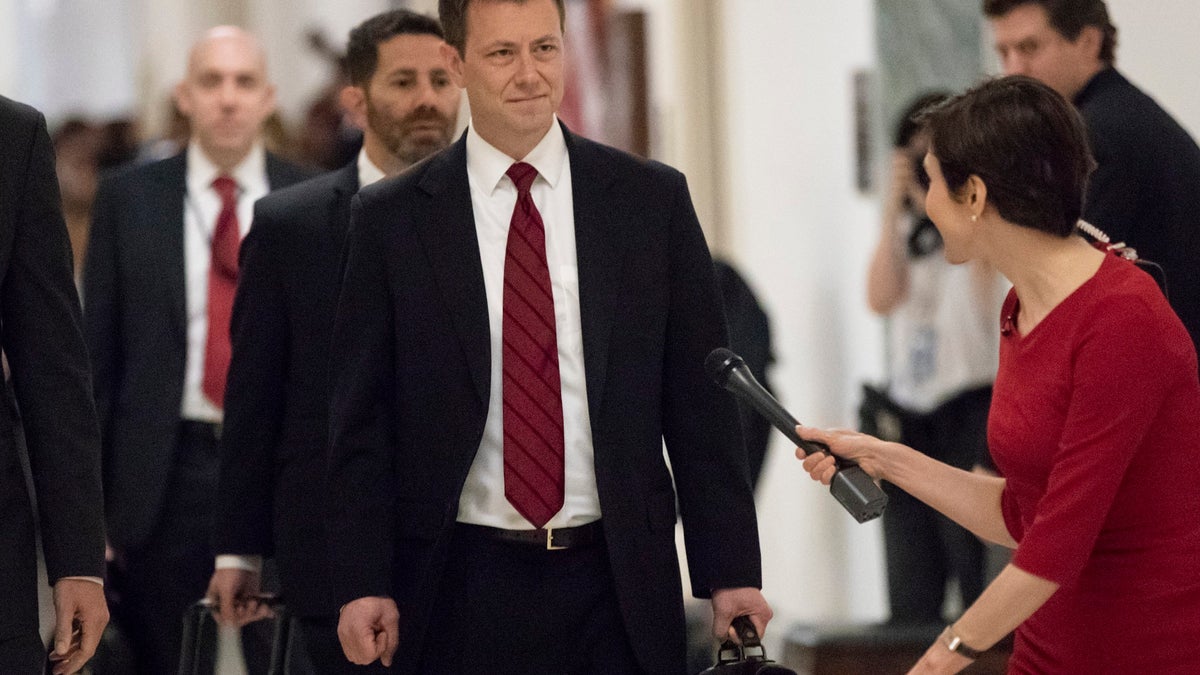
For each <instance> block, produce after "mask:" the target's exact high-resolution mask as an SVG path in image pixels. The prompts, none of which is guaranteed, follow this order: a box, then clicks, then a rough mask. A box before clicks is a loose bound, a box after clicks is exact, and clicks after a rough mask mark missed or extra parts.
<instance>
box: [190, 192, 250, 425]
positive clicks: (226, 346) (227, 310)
mask: <svg viewBox="0 0 1200 675" xmlns="http://www.w3.org/2000/svg"><path fill="white" fill-rule="evenodd" d="M212 186H213V189H214V190H216V191H217V194H218V195H220V197H221V213H220V214H219V215H218V216H217V223H216V225H214V226H213V235H212V258H211V260H210V266H209V270H208V339H207V340H206V341H205V343H204V379H203V381H202V382H201V384H200V389H201V391H203V392H204V395H205V396H206V397H207V398H208V400H210V401H212V402H213V404H214V405H216V406H217V407H218V408H222V409H223V408H224V407H225V376H226V375H227V373H228V371H229V357H230V353H231V351H232V348H231V346H230V343H229V320H230V317H231V315H232V314H233V295H234V292H235V291H236V290H237V278H238V247H239V246H240V245H241V241H242V238H241V231H240V228H239V226H238V214H237V198H238V184H237V183H236V182H235V181H234V180H233V179H232V178H230V177H229V176H226V175H220V176H217V178H216V179H215V180H213V182H212Z"/></svg>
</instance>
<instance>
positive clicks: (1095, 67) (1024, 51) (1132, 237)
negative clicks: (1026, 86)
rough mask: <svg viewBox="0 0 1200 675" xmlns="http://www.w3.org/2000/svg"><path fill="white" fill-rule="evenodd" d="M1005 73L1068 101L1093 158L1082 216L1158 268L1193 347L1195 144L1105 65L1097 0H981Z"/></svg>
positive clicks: (1108, 51)
mask: <svg viewBox="0 0 1200 675" xmlns="http://www.w3.org/2000/svg"><path fill="white" fill-rule="evenodd" d="M983 11H984V14H986V15H987V17H988V19H989V20H990V22H991V25H992V31H993V33H994V35H995V43H996V51H997V53H998V54H999V55H1000V60H1001V63H1002V64H1003V66H1004V73H1005V74H1006V75H1027V76H1029V77H1032V78H1034V79H1036V80H1040V81H1042V82H1043V83H1045V84H1047V85H1049V86H1050V87H1052V88H1053V89H1055V90H1056V91H1058V93H1060V94H1062V95H1063V96H1064V97H1065V98H1066V99H1067V100H1068V101H1073V102H1074V103H1075V107H1076V108H1077V109H1078V110H1079V113H1080V114H1081V115H1082V116H1083V120H1084V122H1086V123H1087V130H1088V140H1089V141H1090V143H1091V147H1092V154H1093V155H1094V156H1095V158H1096V164H1097V166H1096V171H1095V172H1093V173H1092V176H1091V181H1090V184H1089V186H1088V193H1087V199H1086V200H1085V202H1084V208H1083V218H1084V220H1086V221H1088V222H1090V223H1092V224H1093V225H1095V226H1097V227H1099V228H1100V229H1101V230H1103V231H1104V232H1105V233H1106V234H1108V236H1109V237H1110V238H1111V239H1112V241H1113V242H1114V243H1115V242H1125V243H1126V244H1128V245H1129V246H1130V247H1132V248H1134V249H1136V250H1137V252H1138V255H1139V256H1140V257H1142V258H1144V259H1146V260H1150V261H1153V262H1156V263H1158V264H1160V265H1161V266H1162V268H1163V271H1164V272H1165V274H1166V286H1167V293H1168V299H1169V300H1170V302H1171V307H1172V308H1174V310H1175V313H1176V314H1178V315H1179V318H1180V320H1182V321H1183V325H1184V326H1185V327H1186V328H1187V330H1188V333H1190V334H1191V336H1192V342H1193V343H1194V344H1195V345H1196V348H1197V351H1200V190H1197V189H1196V187H1197V186H1198V185H1200V146H1197V145H1196V141H1195V140H1194V139H1192V137H1191V135H1189V134H1188V132H1187V131H1185V130H1184V129H1183V127H1181V126H1180V125H1179V123H1178V122H1176V121H1175V120H1174V119H1173V118H1172V117H1171V115H1170V114H1169V113H1168V112H1167V111H1166V110H1163V108H1162V106H1160V105H1158V103H1156V102H1155V101H1154V99H1152V98H1150V97H1149V96H1147V95H1146V94H1145V93H1143V92H1142V91H1141V90H1140V89H1138V88H1137V87H1136V86H1134V85H1133V84H1132V83H1130V82H1129V80H1127V79H1125V77H1124V76H1123V75H1121V73H1120V72H1118V71H1117V69H1116V68H1115V67H1114V65H1113V64H1114V63H1115V62H1116V47H1117V29H1116V27H1115V26H1113V24H1112V22H1111V21H1110V20H1109V16H1108V8H1107V7H1106V6H1105V4H1104V1H1103V0H1082V1H1075V2H1067V1H1065V0H985V1H984V4H983Z"/></svg>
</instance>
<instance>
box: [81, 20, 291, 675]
mask: <svg viewBox="0 0 1200 675" xmlns="http://www.w3.org/2000/svg"><path fill="white" fill-rule="evenodd" d="M175 98H176V102H177V103H178V105H179V109H180V110H181V111H182V112H183V114H184V115H185V116H187V117H188V119H189V121H190V123H191V134H192V135H191V140H190V142H189V145H188V147H187V149H186V150H185V151H184V152H183V153H181V154H179V155H176V156H175V157H172V158H169V159H166V160H162V161H159V162H154V163H151V164H145V165H140V166H136V167H133V168H130V169H126V170H123V171H120V172H118V173H116V174H115V175H112V176H110V177H108V178H106V179H105V180H103V181H102V183H101V185H100V187H99V189H98V191H97V195H96V203H95V205H94V207H93V220H92V228H91V234H90V238H89V241H88V253H87V258H86V260H85V263H84V297H85V298H86V308H85V311H84V319H85V326H86V334H87V341H88V347H89V349H90V352H91V357H92V366H93V370H94V377H95V399H96V409H97V412H98V414H99V417H100V430H101V440H102V447H103V457H104V467H103V469H104V496H105V516H106V518H107V524H108V534H109V540H110V542H111V545H112V547H113V549H114V552H115V553H116V555H117V556H118V558H119V560H120V562H121V563H122V564H123V565H124V567H125V577H126V580H127V582H128V584H127V587H126V588H123V589H122V595H121V598H122V600H121V602H122V607H121V612H120V618H122V619H123V620H124V621H125V622H126V626H125V628H126V632H127V634H128V635H129V637H130V639H131V641H132V643H133V648H134V651H135V654H136V656H137V659H138V668H139V672H141V673H147V674H150V673H153V674H154V675H160V674H161V673H169V672H173V671H175V670H176V669H177V668H178V666H179V649H180V642H181V639H182V617H183V614H184V611H185V609H186V608H187V606H188V605H189V604H190V603H192V602H194V601H196V600H197V599H199V598H200V597H201V596H203V595H204V591H205V588H206V586H207V584H208V579H209V577H210V576H211V574H212V569H213V555H212V551H211V549H210V547H209V541H210V539H211V532H212V518H213V507H214V504H213V500H214V495H215V492H216V481H217V467H218V460H217V441H218V439H219V438H220V436H221V428H222V427H221V423H222V413H223V408H224V396H225V377H226V371H227V369H228V364H229V355H230V343H229V320H230V318H229V317H230V312H231V308H232V305H233V295H234V289H235V287H236V284H237V277H238V270H237V252H238V246H239V244H240V240H241V237H242V236H243V235H244V234H245V233H246V232H247V231H248V230H249V228H250V221H251V213H252V211H251V209H252V205H253V203H254V201H255V200H256V199H258V198H259V197H262V196H264V195H266V194H267V192H269V191H270V190H271V189H274V188H279V187H283V186H285V185H290V184H292V183H296V182H298V181H300V180H303V179H304V178H306V177H308V174H307V173H306V172H305V171H303V170H301V169H299V168H298V167H295V166H292V165H290V164H287V163H286V162H284V161H282V160H280V159H278V158H277V157H275V156H273V155H271V154H269V153H267V152H266V151H265V150H264V149H263V146H262V143H261V142H260V140H259V135H260V131H261V128H262V124H263V122H264V120H266V119H267V117H268V116H269V115H270V114H271V112H272V111H273V110H274V109H275V89H274V87H273V86H272V85H271V83H270V82H269V80H268V79H267V71H266V59H265V55H264V53H263V50H262V47H261V46H260V45H259V43H258V40H257V39H256V38H254V37H253V36H252V35H250V34H249V33H247V32H245V31H243V30H241V29H240V28H235V27H231V26H222V27H218V28H213V29H211V30H210V31H208V32H207V33H205V35H204V36H203V37H202V38H201V39H200V40H199V41H198V42H196V44H195V45H194V46H193V47H192V50H191V52H190V54H189V58H188V65H187V73H186V75H185V77H184V79H183V81H182V82H180V83H179V85H178V87H177V88H176V90H175Z"/></svg>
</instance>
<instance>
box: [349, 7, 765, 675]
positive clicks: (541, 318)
mask: <svg viewBox="0 0 1200 675" xmlns="http://www.w3.org/2000/svg"><path fill="white" fill-rule="evenodd" d="M440 13H441V19H442V26H443V28H444V30H445V32H446V40H447V42H448V46H447V47H446V48H445V51H446V56H447V58H448V59H449V61H450V72H451V75H452V77H453V78H454V79H455V81H456V83H458V84H460V85H461V86H464V87H465V88H466V90H467V96H468V99H469V101H470V104H471V111H472V119H471V124H470V128H469V129H468V132H467V133H466V134H465V135H464V137H463V138H462V139H461V140H459V141H458V142H457V143H455V144H454V145H452V146H451V147H450V148H448V149H447V150H446V151H444V152H442V153H440V154H438V155H435V156H433V157H432V158H430V159H429V160H427V161H425V162H424V163H422V164H419V165H417V166H416V167H414V168H413V169H411V170H410V171H408V172H407V173H405V174H404V175H403V176H401V177H399V178H398V179H396V180H394V181H390V182H387V183H382V184H380V185H377V186H371V187H368V188H365V189H364V190H362V191H361V192H360V193H359V196H358V197H357V198H356V203H355V208H354V213H353V217H352V226H351V234H350V237H349V242H348V245H347V263H346V265H347V267H346V276H345V279H344V280H343V285H342V292H341V296H340V298H339V302H338V314H337V320H336V322H335V324H334V338H333V347H332V350H331V353H332V356H333V374H334V378H335V385H334V389H333V394H332V404H331V434H332V437H331V442H332V449H331V460H330V476H329V480H330V487H329V492H330V501H331V505H330V511H331V521H330V523H329V529H330V541H331V548H330V557H331V564H332V570H333V573H332V575H331V576H332V579H333V596H334V601H335V603H338V604H341V605H342V609H341V614H340V621H339V626H338V635H339V637H340V639H341V642H342V647H343V649H344V650H345V652H346V655H347V657H348V658H349V659H350V660H351V661H353V662H355V663H364V664H365V663H370V662H372V661H374V660H376V659H379V660H382V661H383V662H384V663H385V664H391V663H392V661H393V657H394V655H396V654H397V653H398V654H399V661H398V662H397V663H396V664H395V666H394V668H395V669H396V670H397V671H398V672H420V673H475V672H491V673H507V672H512V673H561V672H570V673H608V674H620V673H641V672H648V673H683V672H684V671H685V639H684V613H683V600H682V593H681V589H680V575H679V562H678V560H677V557H676V551H675V521H676V503H677V502H676V500H677V499H678V505H679V513H680V514H681V515H682V518H683V525H684V534H685V541H686V547H687V552H688V563H689V565H688V568H689V573H690V576H691V582H692V591H693V593H694V594H696V595H697V596H699V597H711V598H712V602H713V612H714V631H715V632H716V633H718V634H725V633H726V631H727V629H728V627H729V623H730V621H731V619H732V618H733V617H735V616H737V615H749V616H750V617H751V618H752V620H753V621H754V622H755V623H756V624H758V627H759V629H760V630H761V629H762V628H764V627H765V625H766V623H767V621H768V620H769V618H770V609H769V608H768V607H767V604H766V602H765V600H764V599H763V597H762V594H761V593H760V592H759V590H758V587H759V586H760V576H761V574H760V560H759V548H758V534H757V526H756V522H755V515H754V502H753V498H752V496H751V491H750V484H749V478H748V471H747V465H746V454H745V451H744V449H743V447H742V445H741V441H740V432H739V428H738V422H737V410H736V407H735V406H734V403H733V401H732V399H730V398H729V396H728V395H727V394H725V393H724V392H722V391H720V390H719V389H718V388H716V387H715V385H713V384H711V383H710V382H709V381H708V378H707V377H706V375H705V373H704V360H705V357H706V356H707V354H708V353H709V351H710V350H711V349H713V348H715V347H717V346H721V345H724V344H726V335H725V323H724V319H723V317H722V309H721V305H720V301H719V298H718V294H717V289H716V284H715V281H714V278H713V267H712V261H711V258H710V257H709V254H708V250H707V247H706V246H705V243H704V238H703V235H702V233H701V230H700V226H699V223H698V222H697V220H696V216H695V212H694V210H693V209H692V206H691V200H690V197H689V195H688V192H687V187H686V184H685V181H684V178H683V176H682V175H681V174H679V173H678V172H677V171H674V170H672V169H670V168H668V167H666V166H663V165H661V164H657V163H655V162H648V161H645V160H642V159H639V158H635V157H632V156H629V155H626V154H624V153H621V152H619V151H617V150H614V149H611V148H607V147H604V146H601V145H598V144H596V143H592V142H590V141H587V140H586V139H583V138H580V137H578V136H575V135H573V134H571V133H570V132H569V131H566V130H565V129H564V128H563V127H561V126H560V125H559V124H558V122H557V119H556V116H555V112H556V110H557V109H558V105H559V103H560V101H561V100H562V91H563V74H562V72H563V71H562V67H563V61H562V49H563V35H562V21H563V6H562V3H561V2H557V1H556V0H524V1H516V0H500V1H492V0H488V1H481V0H453V1H447V0H443V2H442V3H441V5H440ZM514 162H515V164H514ZM664 440H665V442H666V448H667V453H668V454H669V455H670V470H668V467H667V463H666V461H665V460H664V456H663V442H664ZM397 650H398V652H397Z"/></svg>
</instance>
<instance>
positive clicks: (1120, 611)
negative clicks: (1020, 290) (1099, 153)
mask: <svg viewBox="0 0 1200 675" xmlns="http://www.w3.org/2000/svg"><path fill="white" fill-rule="evenodd" d="M1017 307H1018V300H1017V297H1016V294H1015V292H1010V293H1009V296H1008V299H1007V300H1006V301H1005V303H1004V309H1003V310H1002V315H1001V316H1002V322H1003V324H1002V325H1003V330H1002V331H1001V332H1002V336H1001V344H1000V368H999V372H998V374H997V377H996V386H995V390H994V394H993V397H992V408H991V414H990V418H989V422H988V443H989V446H990V448H991V451H992V455H993V458H994V460H995V463H996V466H997V467H998V469H999V470H1000V472H1001V473H1002V475H1003V476H1004V477H1005V479H1006V480H1007V484H1006V486H1005V488H1004V493H1003V496H1002V498H1001V506H1002V509H1003V512H1004V518H1005V521H1006V523H1007V525H1008V529H1009V531H1010V532H1011V533H1012V535H1013V537H1014V538H1015V539H1016V540H1017V541H1018V542H1019V544H1018V547H1017V551H1016V553H1015V555H1014V557H1013V563H1014V564H1015V565H1016V566H1017V567H1019V568H1021V569H1022V570H1024V571H1026V572H1029V573H1030V574H1034V575H1036V576H1038V577H1041V578H1043V579H1048V580H1050V581H1054V582H1056V583H1058V584H1061V587H1060V588H1059V590H1058V591H1057V592H1056V593H1055V594H1054V595H1053V596H1052V597H1051V598H1050V600H1049V601H1047V602H1046V604H1045V605H1043V606H1042V607H1041V608H1040V609H1038V611H1037V612H1035V613H1034V614H1033V616H1031V617H1030V618H1029V619H1028V620H1026V621H1025V622H1024V623H1023V624H1021V626H1020V627H1019V628H1018V629H1017V632H1016V644H1015V647H1014V652H1013V656H1012V659H1011V660H1010V663H1009V672H1010V673H1038V674H1046V673H1080V674H1084V673H1086V674H1088V675H1095V674H1097V673H1120V674H1125V673H1130V674H1138V673H1154V674H1162V673H1178V674H1180V675H1183V674H1187V675H1195V674H1197V673H1200V381H1198V380H1197V378H1196V370H1197V369H1196V352H1195V349H1194V348H1193V346H1192V342H1191V339H1190V338H1189V337H1188V334H1187V332H1186V331H1185V330H1184V328H1183V324H1181V323H1180V321H1179V319H1178V318H1177V317H1176V316H1175V314H1174V313H1173V312H1172V311H1171V308H1170V306H1169V305H1168V304H1167V302H1166V300H1165V299H1164V298H1163V296H1162V293H1161V292H1160V291H1159V290H1158V288H1157V286H1155V284H1154V282H1153V281H1152V280H1151V279H1150V277H1149V276H1148V275H1146V274H1145V273H1144V272H1142V271H1141V270H1138V269H1137V268H1136V267H1135V266H1134V265H1133V264H1132V263H1129V262H1128V261H1125V260H1122V259H1120V258H1117V257H1116V256H1115V255H1109V256H1107V257H1106V258H1105V259H1104V262H1103V263H1102V264H1101V266H1100V268H1099V270H1098V271H1097V272H1096V274H1095V275H1094V276H1093V277H1092V278H1091V279H1089V280H1088V281H1087V282H1086V283H1084V284H1083V285H1082V286H1080V287H1079V289H1077V290H1076V291H1075V292H1074V293H1073V294H1071V295H1070V296H1068V297H1067V298H1066V299H1065V300H1063V301H1062V303H1060V304H1059V305H1058V306H1057V307H1055V308H1054V310H1053V311H1051V312H1050V314H1049V315H1048V316H1046V318H1045V319H1043V320H1042V322H1041V323H1039V324H1038V325H1036V326H1035V327H1034V328H1033V330H1031V331H1029V332H1028V334H1027V335H1022V334H1021V331H1020V327H1019V326H1016V325H1015V320H1016V317H1017Z"/></svg>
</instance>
